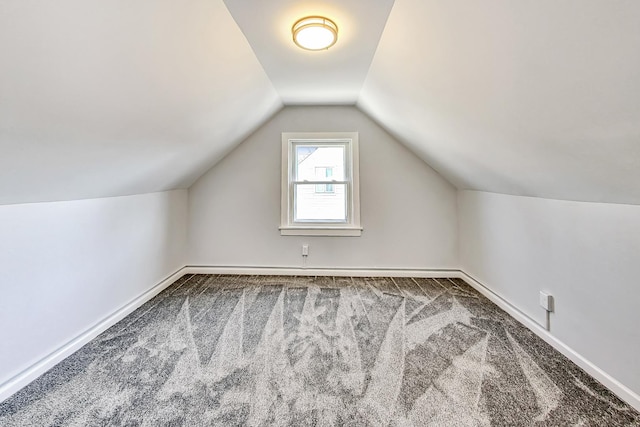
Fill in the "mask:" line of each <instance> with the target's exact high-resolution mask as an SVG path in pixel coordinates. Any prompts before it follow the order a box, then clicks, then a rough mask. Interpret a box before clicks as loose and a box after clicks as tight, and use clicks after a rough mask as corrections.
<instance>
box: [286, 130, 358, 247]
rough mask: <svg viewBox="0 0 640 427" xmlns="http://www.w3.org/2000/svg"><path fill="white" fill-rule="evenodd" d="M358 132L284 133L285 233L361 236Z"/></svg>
mask: <svg viewBox="0 0 640 427" xmlns="http://www.w3.org/2000/svg"><path fill="white" fill-rule="evenodd" d="M357 136H358V134H357V133H356V132H350V133H322V134H317V133H313V134H309V133H305V134H300V133H283V134H282V144H283V145H282V151H283V158H282V162H283V174H282V175H283V177H282V181H283V183H282V221H281V225H280V229H281V232H282V234H284V235H288V234H313V235H360V230H361V227H360V209H359V191H358V176H357V173H358V159H357V154H358V140H357ZM323 230H324V231H325V232H323ZM336 230H337V231H336ZM309 231H312V232H309Z"/></svg>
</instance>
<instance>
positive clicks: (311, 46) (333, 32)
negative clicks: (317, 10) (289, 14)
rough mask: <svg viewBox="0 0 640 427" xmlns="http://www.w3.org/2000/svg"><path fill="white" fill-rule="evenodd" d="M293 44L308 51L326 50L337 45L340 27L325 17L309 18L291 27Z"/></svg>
mask: <svg viewBox="0 0 640 427" xmlns="http://www.w3.org/2000/svg"><path fill="white" fill-rule="evenodd" d="M291 32H292V33H293V42H294V43H295V44H297V45H298V46H300V47H301V48H303V49H306V50H325V49H329V48H330V47H331V46H333V45H334V44H336V41H337V40H338V26H337V25H336V23H335V22H333V21H332V20H331V19H329V18H325V17H324V16H307V17H306V18H302V19H299V20H298V21H296V23H295V24H293V27H291Z"/></svg>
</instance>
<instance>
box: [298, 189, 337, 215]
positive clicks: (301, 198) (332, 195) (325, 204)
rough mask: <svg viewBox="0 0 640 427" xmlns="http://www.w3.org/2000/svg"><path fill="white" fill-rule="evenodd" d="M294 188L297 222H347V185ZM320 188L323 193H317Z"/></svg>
mask: <svg viewBox="0 0 640 427" xmlns="http://www.w3.org/2000/svg"><path fill="white" fill-rule="evenodd" d="M329 186H330V190H329ZM294 187H295V193H294V206H295V207H294V216H295V221H328V222H346V221H347V209H346V205H347V191H346V190H347V188H346V187H347V186H346V185H345V184H317V185H313V184H295V185H294ZM318 187H321V189H322V190H323V191H317V190H318Z"/></svg>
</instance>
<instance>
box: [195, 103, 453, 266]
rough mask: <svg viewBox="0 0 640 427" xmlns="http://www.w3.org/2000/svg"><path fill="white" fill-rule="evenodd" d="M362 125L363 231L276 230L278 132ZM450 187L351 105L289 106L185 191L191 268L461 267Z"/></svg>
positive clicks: (347, 128) (359, 128)
mask: <svg viewBox="0 0 640 427" xmlns="http://www.w3.org/2000/svg"><path fill="white" fill-rule="evenodd" d="M342 131H344V132H347V131H358V132H359V133H360V134H359V141H360V198H361V218H362V226H363V227H364V231H363V233H362V236H361V237H305V236H280V232H279V230H278V226H279V225H280V176H281V174H280V167H281V166H280V162H281V133H282V132H342ZM456 218H457V213H456V190H455V188H454V187H453V186H452V185H451V184H449V183H448V182H447V181H445V180H444V179H443V178H442V177H441V176H440V175H438V174H437V173H436V172H435V171H434V170H433V169H431V168H430V167H429V166H427V165H426V164H425V163H424V162H423V161H422V160H420V159H418V158H417V157H416V156H414V155H413V154H412V153H411V152H409V151H408V150H407V149H406V148H404V147H403V146H402V145H400V144H399V143H398V142H397V141H396V140H394V139H393V138H392V137H391V136H390V135H388V134H387V133H386V132H385V131H383V130H382V129H381V128H380V127H379V126H378V125H376V124H375V123H373V122H372V121H371V120H369V119H368V118H367V117H366V116H365V115H364V114H363V113H361V112H360V111H359V110H357V109H356V108H355V107H346V106H340V107H338V106H334V107H287V108H285V109H283V110H282V111H281V112H280V113H279V114H277V115H276V116H275V117H274V118H273V119H272V120H270V121H269V122H267V123H266V124H265V125H264V126H263V127H262V128H260V129H259V130H258V131H256V132H255V133H254V134H253V135H251V136H250V137H249V138H248V139H247V140H245V141H244V142H243V143H242V144H241V145H240V146H239V147H238V148H237V149H235V150H234V151H233V152H231V153H230V154H229V155H228V156H227V157H226V158H225V159H223V160H222V161H221V162H220V163H218V164H217V165H216V166H215V167H214V168H213V169H211V170H210V171H209V172H208V173H206V174H205V175H204V176H202V177H201V178H200V179H199V180H198V181H197V182H196V183H195V184H194V185H193V186H192V187H191V188H190V189H189V225H190V228H189V250H190V254H189V258H188V264H189V265H218V266H269V267H301V266H302V256H301V245H302V244H303V243H308V244H309V257H308V262H307V266H308V267H325V268H349V267H354V268H355V267H360V268H437V269H444V268H457V267H458V259H457V220H456Z"/></svg>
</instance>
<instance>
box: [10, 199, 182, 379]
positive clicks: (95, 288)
mask: <svg viewBox="0 0 640 427" xmlns="http://www.w3.org/2000/svg"><path fill="white" fill-rule="evenodd" d="M186 208H187V192H186V190H174V191H170V192H164V193H150V194H143V195H137V196H125V197H114V198H103V199H89V200H78V201H71V202H51V203H35V204H23V205H9V206H0V268H1V269H2V278H1V279H0V280H1V282H0V284H1V289H2V298H0V325H2V329H1V330H2V338H1V340H0V341H1V342H2V345H1V346H0V384H3V383H5V382H6V381H8V380H9V379H10V378H12V377H14V376H15V375H17V374H18V373H20V372H21V371H23V370H24V369H26V368H28V367H29V366H31V365H32V364H33V363H35V362H38V361H40V360H41V359H42V358H44V357H45V356H47V355H48V354H50V353H51V352H53V351H55V350H57V349H58V348H59V347H61V346H63V345H65V344H67V343H68V342H69V341H71V340H72V339H74V338H75V337H77V336H78V335H79V334H81V333H82V332H84V331H85V330H87V329H88V328H90V327H92V326H93V325H95V324H96V323H98V322H99V321H101V320H102V319H104V318H105V317H107V316H108V315H110V314H112V313H113V312H115V311H116V310H118V309H119V308H121V307H122V306H124V305H125V304H127V303H129V302H131V301H132V300H133V299H134V298H136V297H137V296H139V295H141V294H142V293H144V292H145V291H147V290H149V289H150V288H152V287H153V286H154V285H156V284H157V283H158V282H160V281H161V280H162V279H164V278H165V277H166V276H168V275H169V274H171V273H173V272H175V271H176V270H177V269H178V268H180V267H182V266H183V265H184V249H185V247H184V245H185V241H186V224H187V223H186V219H187V215H186Z"/></svg>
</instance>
